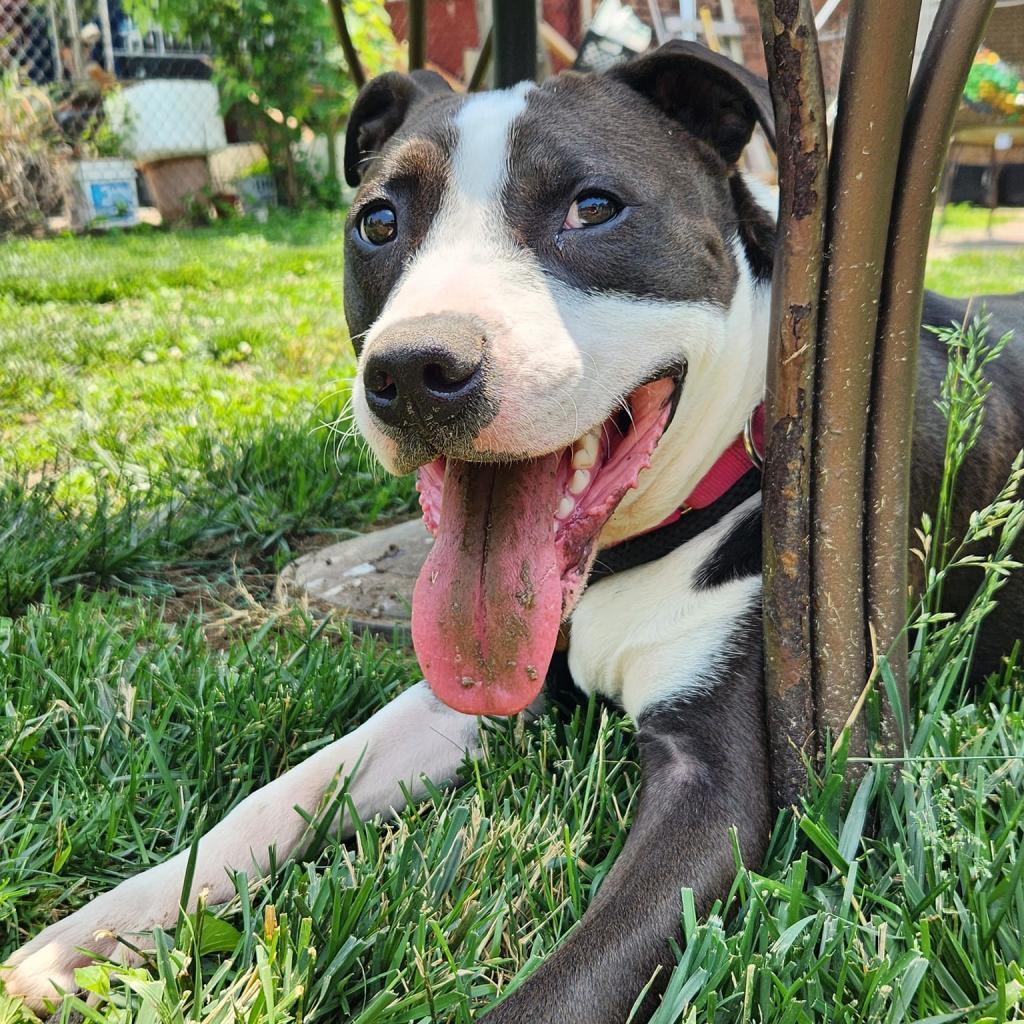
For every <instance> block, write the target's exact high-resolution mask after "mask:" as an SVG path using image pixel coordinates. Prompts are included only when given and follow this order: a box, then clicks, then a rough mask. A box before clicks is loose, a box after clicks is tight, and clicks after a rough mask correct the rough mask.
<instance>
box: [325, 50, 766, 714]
mask: <svg viewBox="0 0 1024 1024" xmlns="http://www.w3.org/2000/svg"><path fill="white" fill-rule="evenodd" d="M757 123H760V124H761V125H762V126H763V128H764V129H765V131H766V132H767V133H768V135H769V137H771V135H772V121H771V113H770V105H769V100H768V94H767V90H766V88H765V86H764V83H763V82H761V80H760V79H758V78H757V77H756V76H754V75H751V74H750V73H749V72H747V71H746V70H745V69H743V68H741V67H739V66H737V65H735V64H732V63H731V62H730V61H728V60H726V59H724V58H722V57H719V56H717V55H715V54H712V53H711V52H710V51H707V50H705V49H704V48H702V47H699V46H697V45H696V44H688V43H677V44H670V45H669V46H666V47H663V48H661V49H660V50H657V51H655V52H654V53H652V54H651V55H649V56H646V57H644V58H641V59H639V60H637V61H635V62H633V63H631V64H628V65H625V66H623V67H621V68H618V69H616V70H614V71H611V72H609V73H606V74H602V75H593V76H581V75H574V74H569V75H563V76H562V77H560V78H558V79H555V80H553V81H550V82H548V83H547V84H546V85H544V86H542V87H539V88H536V87H533V86H528V85H521V86H517V87H516V88H514V89H510V90H506V91H502V92H492V93H485V94H481V95H476V96H468V97H467V96H461V95H456V94H455V93H453V92H451V91H450V90H449V89H448V87H447V86H446V85H445V84H444V82H443V80H442V79H440V78H439V77H438V76H437V75H434V74H431V73H429V72H416V73H414V74H412V75H410V76H406V75H400V74H389V75H384V76H382V77H381V78H378V79H376V80H374V81H373V82H371V83H370V84H369V85H367V86H366V88H365V89H364V90H363V92H362V93H361V94H360V96H359V99H358V100H357V102H356V105H355V107H354V109H353V111H352V116H351V119H350V122H349V127H348V135H347V139H346V147H345V171H346V175H347V177H348V180H349V182H350V183H351V184H358V185H359V192H358V194H357V196H356V200H355V202H354V203H353V205H352V209H351V212H350V214H349V220H348V225H347V233H346V259H345V308H346V315H347V318H348V324H349V329H350V331H351V335H352V338H353V339H354V341H355V347H356V351H357V353H358V356H359V364H358V374H357V379H356V381H355V385H354V390H353V403H354V408H355V416H356V420H357V423H358V425H359V427H360V429H361V431H362V432H363V434H364V436H365V437H366V439H367V441H368V442H369V444H370V446H371V448H372V449H373V451H374V453H375V454H376V456H377V457H378V458H379V459H380V461H381V462H382V463H383V464H384V465H385V466H386V467H387V468H388V469H390V470H391V471H392V472H396V473H405V472H409V471H411V470H413V469H419V471H420V475H419V487H420V495H421V504H422V506H423V511H424V515H425V518H426V521H427V524H428V526H430V528H431V529H432V530H433V531H434V532H435V533H436V534H437V540H436V542H435V545H434V548H433V551H432V553H431V555H430V558H429V559H428V561H427V564H426V566H425V568H424V570H423V573H422V575H421V576H420V579H419V582H418V583H417V586H416V591H415V596H414V603H413V639H414V643H415V646H416V651H417V655H418V657H419V659H420V664H421V667H422V668H423V670H424V674H425V676H426V678H427V679H428V681H429V682H430V683H431V685H432V686H433V687H434V690H435V692H437V693H438V695H439V696H440V697H441V698H442V699H443V700H444V701H446V702H447V703H449V704H451V705H452V706H453V707H456V708H458V709H459V710H462V711H466V712H469V713H479V714H510V713H512V712H515V711H518V710H520V709H521V708H522V707H524V706H526V705H527V704H528V703H529V702H530V701H531V700H532V698H533V697H534V696H535V695H536V692H537V690H538V689H539V688H540V686H541V685H542V683H543V677H544V674H545V671H546V668H547V665H548V662H549V661H550V657H551V653H552V650H553V648H554V644H555V640H556V635H557V631H558V627H559V624H560V622H561V621H562V619H563V618H564V617H566V616H567V615H568V614H569V612H570V611H571V610H572V607H573V605H574V604H575V602H576V600H577V599H578V597H579V594H580V593H581V591H582V589H583V587H584V586H585V583H586V578H587V574H588V573H589V571H590V567H591V564H592V562H593V559H594V556H595V553H596V552H597V550H598V548H599V547H600V546H602V545H607V544H609V543H614V542H615V541H616V540H619V539H621V538H623V537H625V536H628V535H630V534H632V533H636V532H638V531H640V530H642V529H646V528H649V527H651V526H654V525H655V524H657V523H658V522H660V521H661V520H662V519H663V518H664V517H665V516H666V515H668V514H669V513H670V512H671V511H672V510H673V509H675V508H677V507H678V506H679V505H680V504H681V503H682V501H683V500H684V499H685V497H686V496H687V495H688V494H689V493H690V491H691V490H692V489H693V486H694V485H695V484H696V482H697V481H698V480H699V479H700V478H701V476H703V474H704V473H705V472H707V470H708V468H709V467H710V466H711V464H712V463H713V462H714V461H715V459H716V458H717V457H718V456H719V455H720V454H721V452H722V451H723V450H724V448H725V447H727V445H728V444H729V443H730V442H731V441H732V440H733V438H735V436H736V434H737V432H738V431H739V430H740V428H741V427H742V424H743V422H744V420H745V418H746V416H747V415H748V413H749V412H750V411H751V409H752V408H753V406H754V405H756V404H757V402H758V401H759V400H760V396H761V392H762V389H763V382H764V359H765V354H764V347H765V337H766V331H765V328H764V326H763V324H762V323H761V321H763V320H764V319H765V318H764V315H763V307H764V303H765V301H766V295H767V289H766V288H764V289H762V288H760V287H759V285H760V284H763V283H765V281H766V279H767V276H768V275H769V274H770V266H771V248H772V238H773V233H774V229H773V222H772V218H771V216H770V214H768V213H767V212H766V211H765V210H764V209H763V208H762V207H761V206H759V205H758V204H757V203H755V202H754V201H753V199H752V197H751V195H750V192H749V191H748V189H747V186H746V184H745V183H744V180H743V179H742V177H741V176H740V175H739V174H738V172H737V171H736V163H737V161H738V159H739V157H740V154H741V152H742V150H743V148H744V147H745V145H746V144H747V142H748V141H749V139H750V136H751V133H752V131H753V129H754V126H755V125H756V124H757ZM648 466H650V468H649V469H648V468H647V467H648ZM645 469H646V472H643V471H644V470H645ZM642 472H643V475H642V476H641V473H642Z"/></svg>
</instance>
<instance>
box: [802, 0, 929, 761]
mask: <svg viewBox="0 0 1024 1024" xmlns="http://www.w3.org/2000/svg"><path fill="white" fill-rule="evenodd" d="M919 11H920V0H901V2H900V3H897V4H893V3H891V0H860V2H859V3H857V4H854V5H853V9H852V11H851V15H850V19H849V21H848V23H847V36H846V48H845V52H844V55H843V69H842V76H841V80H840V86H839V107H838V111H839V112H838V115H837V118H836V123H835V131H834V135H833V146H832V156H831V163H830V168H829V211H828V218H827V225H826V239H827V240H826V252H827V253H828V266H827V270H826V275H825V282H824V290H823V292H822V324H821V332H820V341H819V349H818V371H817V382H816V383H817V402H816V407H815V424H814V455H813V460H814V474H813V478H812V488H813V496H812V506H813V514H814V530H813V532H812V541H811V545H812V551H811V558H812V564H813V591H814V592H813V599H812V609H813V611H812V615H813V619H814V637H813V649H814V679H815V684H816V688H817V690H816V693H817V701H818V712H819V720H818V724H819V726H820V727H822V728H828V729H829V730H830V732H831V734H832V737H833V739H835V738H838V736H839V734H840V733H841V731H842V730H843V728H844V727H845V726H846V725H847V724H849V725H850V728H851V737H850V752H851V753H852V754H860V755H863V754H865V753H866V752H867V730H866V725H865V721H864V717H863V716H862V715H859V716H856V717H855V718H854V719H853V720H852V721H851V720H850V718H851V713H852V712H853V710H854V708H855V707H856V706H857V703H858V700H859V698H860V695H861V693H862V691H863V689H864V685H865V681H866V679H867V663H868V658H867V644H866V619H865V614H864V478H865V461H866V460H865V441H866V437H867V430H868V402H869V399H870V393H871V368H872V359H873V352H874V345H875V329H876V324H877V316H878V299H879V292H880V289H881V282H882V268H883V266H884V262H885V252H886V244H887V240H888V229H889V213H890V209H891V206H892V195H893V186H894V183H895V180H896V166H897V163H898V158H899V146H900V135H901V128H902V125H903V112H904V109H905V108H906V102H907V88H908V85H909V82H910V65H911V61H912V59H913V54H914V41H915V38H916V31H917V19H918V14H919ZM881 26H884V29H885V30H884V32H880V31H879V28H880V27H881Z"/></svg>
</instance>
